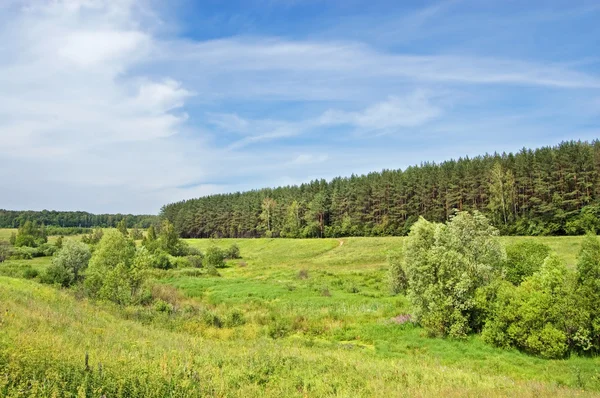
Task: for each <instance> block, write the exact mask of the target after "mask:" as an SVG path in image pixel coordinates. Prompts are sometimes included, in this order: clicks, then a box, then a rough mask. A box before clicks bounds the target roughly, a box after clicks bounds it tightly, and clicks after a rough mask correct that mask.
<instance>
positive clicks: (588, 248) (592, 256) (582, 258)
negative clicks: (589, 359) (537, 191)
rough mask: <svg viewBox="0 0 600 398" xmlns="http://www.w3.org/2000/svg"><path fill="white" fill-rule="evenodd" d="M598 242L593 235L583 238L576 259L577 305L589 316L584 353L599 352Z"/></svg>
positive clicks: (599, 292) (599, 247)
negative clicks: (588, 342)
mask: <svg viewBox="0 0 600 398" xmlns="http://www.w3.org/2000/svg"><path fill="white" fill-rule="evenodd" d="M598 303H600V241H599V240H598V238H596V237H595V236H593V235H588V236H586V237H585V239H584V241H583V243H582V245H581V251H580V252H579V258H578V259H577V304H578V306H579V307H581V308H583V309H585V310H586V311H587V312H588V313H589V316H590V319H589V326H588V330H589V332H588V333H587V337H586V336H582V335H581V333H580V335H579V336H578V338H579V339H584V340H585V338H587V339H589V341H590V344H589V348H588V349H587V350H586V351H588V350H589V351H592V352H595V353H598V352H600V307H599V306H598Z"/></svg>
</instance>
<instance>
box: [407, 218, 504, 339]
mask: <svg viewBox="0 0 600 398" xmlns="http://www.w3.org/2000/svg"><path fill="white" fill-rule="evenodd" d="M497 235H498V231H497V230H496V229H495V228H494V227H492V226H491V225H490V224H489V221H488V220H487V219H486V218H485V217H484V216H483V215H481V214H480V213H478V212H474V213H473V214H469V213H467V212H460V213H458V214H457V215H456V216H455V217H453V218H452V219H451V220H450V221H449V222H448V223H447V224H446V225H444V224H434V223H430V222H428V221H426V220H425V219H423V218H420V219H419V220H418V221H417V222H416V223H415V224H414V225H413V226H412V228H411V231H410V234H409V237H408V238H407V240H406V244H405V250H404V260H403V268H404V270H405V272H406V276H407V279H408V298H409V299H410V300H411V302H412V306H413V311H414V316H415V319H416V320H417V322H419V323H420V324H421V325H422V326H423V327H424V328H425V329H426V330H427V332H428V333H429V334H430V335H436V336H445V335H449V336H451V337H464V336H466V335H467V334H468V333H469V332H471V331H473V330H478V329H479V328H480V327H481V325H480V324H478V318H477V317H476V316H475V315H476V307H475V293H476V291H477V289H478V288H479V287H481V286H485V285H487V284H489V283H490V282H491V281H492V280H493V279H494V278H495V276H496V275H497V274H499V271H500V269H501V265H502V264H503V263H504V260H505V258H506V254H505V253H504V250H503V248H502V246H501V245H500V243H499V241H498V239H497V238H496V236H497Z"/></svg>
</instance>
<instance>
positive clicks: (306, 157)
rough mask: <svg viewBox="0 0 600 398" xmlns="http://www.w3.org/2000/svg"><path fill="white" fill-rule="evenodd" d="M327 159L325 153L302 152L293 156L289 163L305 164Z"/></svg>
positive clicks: (321, 161)
mask: <svg viewBox="0 0 600 398" xmlns="http://www.w3.org/2000/svg"><path fill="white" fill-rule="evenodd" d="M327 159H329V156H328V155H326V154H320V155H313V154H308V153H302V154H300V155H298V156H296V157H295V158H294V160H292V161H291V162H290V163H291V164H294V165H307V164H315V163H323V162H325V161H327Z"/></svg>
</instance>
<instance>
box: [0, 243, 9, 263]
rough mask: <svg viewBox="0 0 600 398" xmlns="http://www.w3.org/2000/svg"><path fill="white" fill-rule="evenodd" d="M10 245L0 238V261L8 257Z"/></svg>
mask: <svg viewBox="0 0 600 398" xmlns="http://www.w3.org/2000/svg"><path fill="white" fill-rule="evenodd" d="M10 253H11V250H10V245H9V244H8V242H5V241H3V240H0V263H2V262H4V261H5V260H7V259H8V258H9V257H10Z"/></svg>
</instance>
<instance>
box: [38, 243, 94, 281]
mask: <svg viewBox="0 0 600 398" xmlns="http://www.w3.org/2000/svg"><path fill="white" fill-rule="evenodd" d="M91 256H92V253H91V252H90V248H89V247H88V246H87V245H86V244H85V243H81V242H77V241H75V240H72V239H70V240H67V241H66V242H65V243H64V245H63V247H62V248H61V249H60V250H59V251H58V252H57V253H56V255H55V256H54V258H53V259H52V265H51V266H50V267H48V269H47V270H46V274H45V275H44V277H43V280H44V281H45V282H47V283H57V284H60V285H61V286H63V287H68V286H71V285H72V284H74V283H76V282H78V281H80V280H81V272H82V271H83V270H85V269H86V268H87V266H88V263H89V261H90V258H91Z"/></svg>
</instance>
